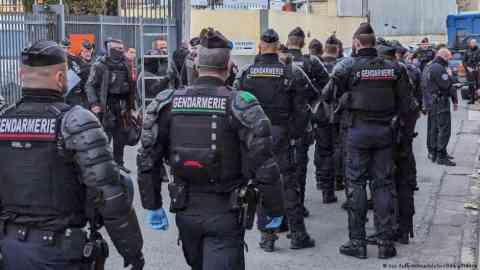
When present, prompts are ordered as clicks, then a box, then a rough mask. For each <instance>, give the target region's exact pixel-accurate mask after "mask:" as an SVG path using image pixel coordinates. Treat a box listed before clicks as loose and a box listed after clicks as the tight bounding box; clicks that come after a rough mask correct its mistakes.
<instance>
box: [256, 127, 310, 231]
mask: <svg viewBox="0 0 480 270" xmlns="http://www.w3.org/2000/svg"><path fill="white" fill-rule="evenodd" d="M272 137H273V153H274V154H275V159H276V161H277V164H278V166H279V167H280V172H281V174H282V184H283V194H284V201H285V212H286V216H287V219H288V224H289V228H290V231H292V232H305V231H306V228H305V219H304V217H303V205H302V201H301V187H300V184H299V182H298V180H297V178H296V175H295V166H296V162H295V160H293V159H294V156H295V154H294V153H293V151H295V150H293V149H289V137H288V133H287V128H285V127H280V126H273V127H272ZM298 152H299V151H296V153H298ZM297 158H298V157H297ZM259 208H261V207H259ZM257 217H258V219H257V223H258V229H259V230H260V231H264V230H265V226H266V225H267V217H266V216H265V213H264V211H263V209H258V214H257Z"/></svg>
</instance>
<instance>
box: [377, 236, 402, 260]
mask: <svg viewBox="0 0 480 270" xmlns="http://www.w3.org/2000/svg"><path fill="white" fill-rule="evenodd" d="M377 244H378V258H379V259H390V258H393V257H395V256H397V250H396V249H395V244H394V243H393V242H392V241H387V240H378V241H377Z"/></svg>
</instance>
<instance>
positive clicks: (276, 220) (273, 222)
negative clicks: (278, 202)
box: [265, 216, 283, 230]
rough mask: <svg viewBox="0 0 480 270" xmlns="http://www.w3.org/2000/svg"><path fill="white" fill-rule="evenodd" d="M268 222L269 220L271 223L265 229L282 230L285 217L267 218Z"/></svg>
mask: <svg viewBox="0 0 480 270" xmlns="http://www.w3.org/2000/svg"><path fill="white" fill-rule="evenodd" d="M267 220H269V221H270V222H269V223H268V224H267V226H265V229H271V230H275V229H278V228H280V225H282V221H283V216H280V217H274V218H271V217H267Z"/></svg>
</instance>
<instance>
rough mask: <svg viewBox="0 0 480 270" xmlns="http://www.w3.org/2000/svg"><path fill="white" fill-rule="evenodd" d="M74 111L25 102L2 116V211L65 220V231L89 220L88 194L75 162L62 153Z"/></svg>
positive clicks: (60, 104) (57, 106)
mask: <svg viewBox="0 0 480 270" xmlns="http://www.w3.org/2000/svg"><path fill="white" fill-rule="evenodd" d="M69 109H70V108H69V107H68V106H67V105H65V104H63V103H55V104H52V103H34V102H28V103H27V102H23V103H19V104H18V106H17V107H16V108H15V109H12V110H10V111H8V112H6V113H5V114H4V115H2V116H0V152H1V153H2V156H3V158H1V159H0V168H1V169H0V179H1V180H0V198H1V200H2V207H3V211H6V212H10V213H15V216H17V215H18V216H23V217H32V218H34V217H45V218H47V217H48V221H49V222H52V220H57V221H58V220H61V221H62V222H63V223H65V224H64V225H65V226H69V225H72V223H74V224H78V222H79V221H78V219H79V217H84V208H85V195H84V194H85V188H84V187H83V186H82V185H81V184H80V182H79V180H78V178H77V177H78V176H77V173H76V171H75V167H74V163H73V158H72V156H71V155H69V154H68V153H66V151H65V150H64V149H63V143H62V138H61V132H60V128H61V119H62V117H63V114H64V113H65V112H66V111H68V110H69ZM7 157H8V158H7ZM14 222H15V220H14Z"/></svg>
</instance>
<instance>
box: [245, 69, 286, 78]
mask: <svg viewBox="0 0 480 270" xmlns="http://www.w3.org/2000/svg"><path fill="white" fill-rule="evenodd" d="M284 74H285V70H284V69H283V68H278V67H251V68H250V70H249V73H248V75H249V76H251V77H276V78H278V77H282V76H283V75H284Z"/></svg>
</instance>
